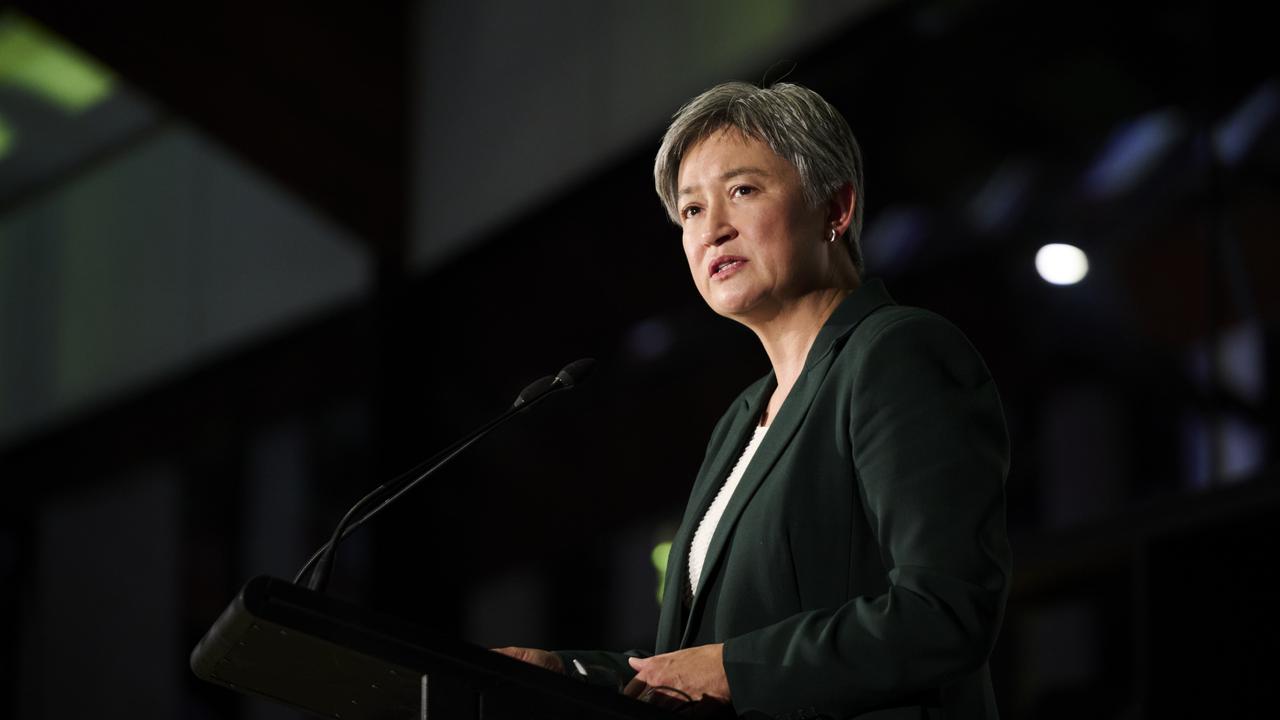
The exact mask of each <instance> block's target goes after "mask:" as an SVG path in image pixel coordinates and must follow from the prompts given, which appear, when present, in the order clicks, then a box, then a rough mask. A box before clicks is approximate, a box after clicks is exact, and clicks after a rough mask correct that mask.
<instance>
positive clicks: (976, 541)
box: [724, 311, 1011, 717]
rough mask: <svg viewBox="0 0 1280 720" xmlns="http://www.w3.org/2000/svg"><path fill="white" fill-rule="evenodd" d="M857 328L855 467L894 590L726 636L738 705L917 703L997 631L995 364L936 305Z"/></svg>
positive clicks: (1001, 578) (972, 659)
mask: <svg viewBox="0 0 1280 720" xmlns="http://www.w3.org/2000/svg"><path fill="white" fill-rule="evenodd" d="M850 342H863V341H862V340H861V339H860V338H856V337H855V338H852V339H851V340H850ZM865 342H867V343H868V345H867V349H866V352H865V353H863V354H862V358H861V360H860V362H857V364H856V367H854V368H853V371H854V372H855V373H856V374H855V376H854V378H853V380H852V384H851V387H852V388H853V389H852V397H851V398H850V403H851V405H850V408H851V409H850V414H849V418H850V420H849V428H848V432H849V440H850V442H851V448H852V456H853V458H854V463H853V465H854V466H853V467H852V468H850V475H851V477H850V481H851V482H855V483H857V487H858V491H859V493H860V495H861V497H862V500H863V503H864V506H865V510H866V514H867V519H868V521H869V523H870V525H871V528H872V531H873V533H874V536H875V538H876V540H877V542H878V544H879V549H880V554H881V558H882V562H883V564H884V567H885V568H887V569H888V571H887V578H886V580H887V583H888V590H887V591H886V592H885V593H884V594H881V595H878V596H861V597H855V598H853V599H851V600H850V601H848V602H846V603H845V604H844V605H842V606H839V607H832V608H825V609H820V610H813V611H807V612H802V613H800V614H798V615H794V616H791V617H789V618H786V619H785V620H783V621H781V622H778V623H776V624H773V625H769V626H767V627H763V628H760V629H758V630H755V631H752V632H748V633H746V634H744V635H740V636H737V637H733V638H730V639H728V640H726V641H725V644H724V662H725V672H726V675H727V676H728V680H729V687H730V692H731V694H732V697H733V703H734V706H735V708H736V709H737V710H738V712H747V711H759V712H764V713H767V714H769V715H784V714H788V713H794V712H795V711H797V709H802V708H803V709H804V710H807V711H809V712H810V713H816V714H822V715H830V716H834V717H847V716H851V715H855V714H857V713H860V712H864V711H866V710H868V709H873V708H878V707H885V706H892V705H899V704H915V702H917V701H918V698H919V697H921V696H922V695H925V694H930V693H932V692H933V691H936V690H937V689H938V688H940V687H942V686H943V685H945V684H947V683H948V682H949V681H951V680H954V679H956V678H959V677H961V676H964V675H967V674H969V673H972V672H974V671H976V670H977V669H979V668H980V667H981V666H982V665H983V664H984V663H985V662H986V660H987V658H988V656H989V655H990V652H991V649H992V646H993V645H994V643H995V639H996V635H997V633H998V631H999V626H1000V622H1001V618H1002V615H1003V612H1004V603H1005V598H1006V596H1007V592H1008V584H1009V575H1010V565H1011V561H1010V555H1009V545H1008V537H1007V533H1006V529H1005V503H1004V479H1005V476H1006V475H1007V472H1008V457H1009V446H1008V436H1007V433H1006V430H1005V423H1004V415H1003V412H1002V410H1001V406H1000V400H999V397H998V395H997V393H996V389H995V386H994V384H993V382H992V380H991V377H990V374H989V373H988V371H987V369H986V367H985V365H984V364H983V362H982V360H981V358H980V357H979V356H978V354H977V352H976V351H975V350H974V349H973V347H972V346H971V345H970V344H969V342H968V340H967V339H966V338H965V337H964V336H963V335H962V334H961V333H960V331H959V330H957V329H956V328H955V327H954V326H952V325H951V324H950V323H948V322H947V321H945V320H943V319H942V318H940V317H938V316H936V315H932V314H931V313H926V312H922V311H919V312H916V313H914V314H909V315H905V316H901V317H899V318H896V319H893V320H891V321H889V323H888V324H886V325H884V326H883V327H881V328H879V329H878V330H876V331H875V334H874V335H873V336H872V337H870V338H869V339H868V340H867V341H865ZM849 386H850V385H848V384H846V385H845V387H849Z"/></svg>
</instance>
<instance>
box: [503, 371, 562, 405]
mask: <svg viewBox="0 0 1280 720" xmlns="http://www.w3.org/2000/svg"><path fill="white" fill-rule="evenodd" d="M560 372H564V371H563V370H561V371H560ZM558 380H559V378H558V377H551V376H550V375H545V376H543V377H540V378H538V379H537V380H534V381H533V382H531V383H529V384H528V385H527V386H525V389H523V390H521V391H520V394H519V395H517V396H516V401H515V402H513V403H511V407H512V409H514V408H518V407H520V406H521V405H524V404H525V403H528V402H531V401H533V400H537V399H538V398H540V397H542V396H543V395H546V394H547V393H549V392H551V391H552V390H554V389H555V385H556V382H557V381H558Z"/></svg>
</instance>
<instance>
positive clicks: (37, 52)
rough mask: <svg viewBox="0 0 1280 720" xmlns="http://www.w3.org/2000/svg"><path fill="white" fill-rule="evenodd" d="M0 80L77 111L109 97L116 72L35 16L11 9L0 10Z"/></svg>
mask: <svg viewBox="0 0 1280 720" xmlns="http://www.w3.org/2000/svg"><path fill="white" fill-rule="evenodd" d="M0 83H3V84H6V85H15V86H18V87H21V88H23V89H25V90H28V91H30V92H32V93H34V94H35V95H38V96H39V97H42V98H44V99H46V100H48V101H49V102H51V103H53V104H54V105H56V106H58V107H59V108H61V109H62V110H63V111H65V112H67V113H69V114H76V113H80V112H83V111H85V110H88V109H89V108H91V107H93V106H94V105H97V104H98V103H100V102H102V101H103V100H105V99H107V97H109V96H110V95H111V92H112V89H113V87H114V84H115V76H114V75H112V73H111V71H110V70H108V69H107V68H105V67H104V66H103V65H101V64H100V63H98V62H97V61H95V60H94V59H92V58H90V57H89V56H88V55H86V54H84V53H83V52H80V51H79V50H78V49H76V48H75V47H73V46H72V45H71V44H70V43H67V42H66V41H64V40H62V39H61V38H59V37H58V36H56V35H54V34H53V33H51V32H49V31H48V30H46V29H44V28H43V27H41V26H40V25H39V24H37V23H36V22H35V21H33V20H31V19H30V18H27V17H25V16H23V15H19V14H18V13H16V12H11V11H10V12H6V13H4V14H0Z"/></svg>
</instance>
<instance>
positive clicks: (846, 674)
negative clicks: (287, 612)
mask: <svg viewBox="0 0 1280 720" xmlns="http://www.w3.org/2000/svg"><path fill="white" fill-rule="evenodd" d="M654 180H655V184H656V186H657V191H658V195H659V196H660V197H661V198H662V202H663V204H664V205H665V206H666V208H667V210H668V212H669V213H670V214H671V217H672V219H673V220H674V221H675V222H676V223H677V224H678V225H679V226H680V228H681V231H682V234H683V245H684V251H685V256H686V258H687V259H688V262H689V270H690V272H691V273H692V275H693V281H694V284H695V285H696V286H697V288H698V291H699V292H700V293H701V294H702V297H703V298H704V299H705V300H706V302H707V304H708V305H710V306H711V308H712V309H713V310H714V311H716V312H717V313H719V314H721V315H724V316H725V317H728V318H731V319H733V320H736V321H738V322H741V323H743V324H744V325H746V326H747V327H748V328H750V329H751V330H752V331H754V332H755V334H756V335H757V336H758V337H759V339H760V343H761V345H762V346H763V347H764V351H765V353H766V354H767V355H768V357H769V361H770V363H771V364H772V366H773V371H772V372H771V373H769V374H768V375H767V376H765V377H764V378H762V379H760V380H759V381H757V382H756V383H755V384H753V385H752V386H751V387H749V388H747V389H746V390H745V391H744V392H743V393H742V394H741V395H740V396H739V397H738V398H737V399H736V400H734V402H733V403H732V404H731V405H730V407H729V410H728V412H727V413H726V414H725V415H724V417H723V418H721V420H720V422H719V423H718V424H717V425H716V427H715V429H714V431H713V432H712V435H711V441H710V444H709V446H708V449H707V454H706V457H705V459H704V461H703V464H702V468H701V470H700V471H699V473H698V477H697V479H696V481H695V483H694V486H693V492H692V495H691V498H690V501H689V504H688V506H687V509H686V511H685V515H684V519H683V522H682V524H681V527H680V530H679V531H678V533H677V535H676V537H675V540H674V542H673V543H672V549H671V557H670V562H669V563H668V575H667V580H666V588H667V592H666V597H664V598H663V603H662V612H661V618H660V621H659V629H658V638H657V646H656V650H657V654H655V655H652V656H650V657H645V658H641V657H637V655H639V653H629V654H626V655H624V654H617V653H605V652H562V653H548V652H545V651H539V650H531V649H526V648H504V649H503V650H502V652H505V653H506V654H508V655H512V656H514V657H517V658H519V659H522V660H526V661H528V662H532V663H534V664H538V665H541V666H543V667H547V668H550V669H554V670H560V671H564V672H569V673H572V674H580V675H598V674H600V672H601V671H600V670H599V668H607V669H608V670H609V671H610V672H606V673H604V674H606V675H608V674H612V675H613V676H615V677H618V678H619V679H620V680H622V681H626V683H627V684H626V687H625V691H626V692H627V693H628V694H631V695H636V696H642V697H645V698H649V699H655V700H658V701H661V702H664V703H670V702H672V701H679V700H684V701H693V702H697V703H700V704H702V705H703V706H704V707H705V706H708V705H713V704H717V703H718V704H725V705H731V706H732V709H733V711H735V712H736V713H738V714H741V715H743V716H747V717H750V716H753V715H754V716H762V717H763V716H772V717H795V718H805V717H832V718H846V717H854V716H859V715H862V714H864V713H870V712H873V711H878V712H876V713H875V714H874V717H878V718H880V717H885V718H888V717H903V718H906V717H911V718H919V717H947V718H950V717H974V718H988V717H996V716H997V713H996V707H995V701H994V698H993V695H992V690H991V681H990V677H989V672H988V667H987V657H988V655H989V654H990V652H991V648H992V645H993V644H994V642H995V638H996V635H997V632H998V630H999V626H1000V621H1001V617H1002V615H1003V610H1004V602H1005V597H1006V595H1007V589H1008V583H1009V572H1010V560H1009V547H1008V540H1007V536H1006V532H1005V518H1004V513H1005V509H1004V479H1005V476H1006V473H1007V469H1008V440H1007V435H1006V432H1005V425H1004V418H1003V414H1002V412H1001V408H1000V401H999V398H998V396H997V394H996V389H995V386H994V384H993V383H992V380H991V377H990V374H989V373H988V372H987V369H986V367H985V366H984V365H983V363H982V360H981V359H980V358H979V357H978V355H977V353H976V352H975V351H974V350H973V348H972V346H970V345H969V343H968V341H967V340H966V339H965V338H964V336H963V335H962V334H961V333H960V332H959V331H958V330H956V329H955V328H954V327H953V326H951V325H950V324H949V323H947V322H946V321H945V320H943V319H941V318H939V317H938V316H936V315H933V314H931V313H928V312H926V311H923V310H918V309H915V308H907V307H903V306H899V305H896V304H895V303H894V302H893V300H892V299H891V298H890V297H889V295H888V293H887V292H886V291H885V289H884V287H883V285H881V284H880V283H879V282H876V281H869V282H865V283H864V282H863V281H862V259H861V254H860V252H859V245H858V238H859V234H860V231H861V226H862V207H863V202H862V165H861V157H860V153H859V150H858V146H857V143H856V141H855V140H854V138H853V134H852V132H851V131H850V130H849V127H848V125H847V123H846V122H845V121H844V119H843V118H842V117H841V116H840V114H839V113H838V112H837V111H836V110H835V109H834V108H832V107H831V106H830V105H829V104H828V103H827V102H826V101H825V100H823V99H822V98H821V97H820V96H818V95H817V94H816V93H814V92H812V91H810V90H808V89H805V88H802V87H799V86H796V85H791V84H783V83H780V84H777V85H774V86H772V87H769V88H758V87H755V86H753V85H748V84H744V83H727V84H724V85H719V86H717V87H714V88H712V89H710V90H708V91H707V92H705V93H703V94H702V95H699V96H698V97H697V98H694V99H693V100H692V101H690V102H689V103H688V104H687V105H685V106H684V107H683V108H681V109H680V111H679V112H677V114H676V115H675V118H674V119H673V121H672V123H671V126H670V127H669V128H668V130H667V133H666V136H665V137H664V139H663V143H662V147H661V149H660V150H659V152H658V157H657V161H656V163H655V166H654ZM593 669H594V670H593Z"/></svg>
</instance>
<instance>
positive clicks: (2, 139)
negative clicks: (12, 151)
mask: <svg viewBox="0 0 1280 720" xmlns="http://www.w3.org/2000/svg"><path fill="white" fill-rule="evenodd" d="M11 147H13V128H11V127H9V123H8V122H6V121H5V119H4V115H0V160H3V159H4V156H5V155H8V154H9V148H11Z"/></svg>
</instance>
